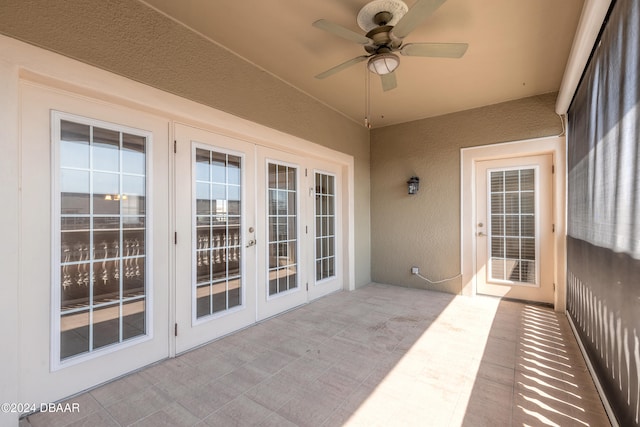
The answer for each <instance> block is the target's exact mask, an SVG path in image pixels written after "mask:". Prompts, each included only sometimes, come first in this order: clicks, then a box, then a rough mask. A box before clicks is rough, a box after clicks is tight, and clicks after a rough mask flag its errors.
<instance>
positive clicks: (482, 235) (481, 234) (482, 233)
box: [478, 231, 487, 237]
mask: <svg viewBox="0 0 640 427" xmlns="http://www.w3.org/2000/svg"><path fill="white" fill-rule="evenodd" d="M486 235H487V234H486V233H484V232H482V231H478V236H481V237H484V236H486Z"/></svg>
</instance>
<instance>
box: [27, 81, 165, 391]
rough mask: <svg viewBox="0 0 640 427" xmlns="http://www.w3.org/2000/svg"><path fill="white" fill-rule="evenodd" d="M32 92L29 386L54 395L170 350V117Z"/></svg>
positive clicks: (29, 118)
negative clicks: (168, 241) (167, 118)
mask: <svg viewBox="0 0 640 427" xmlns="http://www.w3.org/2000/svg"><path fill="white" fill-rule="evenodd" d="M21 96H22V99H21V123H22V129H21V132H22V135H21V150H22V165H21V170H22V172H21V180H22V196H21V205H22V207H21V210H22V221H23V224H25V226H24V227H22V228H21V235H20V241H19V242H15V245H16V250H20V251H21V252H22V257H21V260H22V261H21V266H20V268H21V284H20V286H21V289H20V292H21V299H20V308H19V311H20V313H21V314H20V315H21V323H20V334H21V336H22V337H25V339H22V340H21V341H20V349H19V351H20V357H21V363H20V390H19V393H20V401H22V402H50V401H56V400H58V399H61V398H63V397H66V396H69V395H71V394H74V393H77V392H79V391H81V390H84V389H87V388H89V387H92V386H95V385H97V384H99V383H101V382H105V381H108V380H110V379H112V378H115V377H118V376H120V375H123V374H125V373H127V372H130V371H132V370H135V369H137V368H140V367H142V366H145V365H148V364H150V363H153V362H155V361H157V360H160V359H163V358H166V357H167V356H168V350H169V342H168V334H167V330H166V325H167V321H168V319H169V310H168V308H169V246H168V245H167V236H168V235H169V229H170V228H169V214H168V212H169V189H168V188H167V185H166V183H167V182H168V180H169V177H168V170H167V167H166V165H167V164H168V155H169V145H168V133H167V122H166V120H162V119H161V118H158V117H155V116H153V115H150V114H146V113H142V112H138V111H133V110H129V109H127V108H123V107H120V106H114V105H111V104H108V103H105V102H94V101H91V100H89V99H87V98H86V97H80V96H74V95H72V94H68V93H65V92H62V91H59V90H52V89H47V88H44V87H41V86H38V85H35V84H32V83H28V82H23V83H21ZM27 337H28V338H27Z"/></svg>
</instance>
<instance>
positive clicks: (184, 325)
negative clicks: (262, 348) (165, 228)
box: [174, 124, 256, 353]
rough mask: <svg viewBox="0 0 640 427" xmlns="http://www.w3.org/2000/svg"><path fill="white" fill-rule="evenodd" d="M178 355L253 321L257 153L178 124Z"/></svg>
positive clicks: (238, 142)
mask: <svg viewBox="0 0 640 427" xmlns="http://www.w3.org/2000/svg"><path fill="white" fill-rule="evenodd" d="M175 138H176V175H175V176H176V180H175V182H176V184H175V185H176V188H175V193H176V236H175V241H176V290H175V305H176V307H175V312H176V314H175V319H176V321H175V325H174V335H175V337H176V352H177V353H180V352H183V351H186V350H188V349H189V348H192V347H194V346H197V345H199V344H202V343H205V342H207V341H210V340H212V339H214V338H217V337H220V336H222V335H225V334H228V333H230V332H233V331H235V330H238V329H240V328H242V327H245V326H247V325H250V324H252V323H253V322H255V275H256V274H255V261H254V260H255V246H254V244H253V242H255V226H256V225H255V217H254V215H255V205H254V200H255V176H254V173H255V157H254V152H255V147H254V145H253V144H250V143H248V142H245V141H241V140H238V139H234V138H230V137H226V136H222V135H218V134H214V133H211V132H207V131H204V130H201V129H196V128H192V127H188V126H184V125H180V124H176V127H175Z"/></svg>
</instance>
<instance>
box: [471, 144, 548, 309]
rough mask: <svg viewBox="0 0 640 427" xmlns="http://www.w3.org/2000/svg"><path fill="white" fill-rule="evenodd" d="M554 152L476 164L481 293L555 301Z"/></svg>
mask: <svg viewBox="0 0 640 427" xmlns="http://www.w3.org/2000/svg"><path fill="white" fill-rule="evenodd" d="M552 164H553V163H552V155H551V154H545V155H538V156H527V157H517V158H509V159H500V160H487V161H480V162H478V163H477V168H476V192H477V193H476V194H477V199H476V203H477V206H476V217H477V224H476V242H477V253H476V265H477V276H476V277H477V292H478V293H482V294H488V295H495V296H504V297H509V298H515V299H521V300H529V301H539V302H545V303H553V301H554V289H553V224H552V209H553V206H552V200H553V185H552V179H551V177H552Z"/></svg>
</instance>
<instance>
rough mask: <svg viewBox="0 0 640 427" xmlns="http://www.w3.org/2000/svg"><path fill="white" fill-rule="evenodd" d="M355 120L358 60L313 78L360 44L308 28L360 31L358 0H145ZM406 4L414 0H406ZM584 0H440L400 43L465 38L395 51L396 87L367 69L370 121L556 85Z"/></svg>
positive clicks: (361, 106) (383, 122) (361, 89)
mask: <svg viewBox="0 0 640 427" xmlns="http://www.w3.org/2000/svg"><path fill="white" fill-rule="evenodd" d="M144 2H145V3H147V4H149V5H150V6H152V7H154V8H156V9H158V10H160V11H161V12H163V13H165V14H167V15H169V16H170V17H172V18H173V19H175V20H176V21H178V22H181V23H182V24H184V25H185V26H187V27H189V28H191V29H193V30H194V31H196V32H199V33H200V34H202V35H204V36H205V37H207V38H209V39H211V40H213V41H215V42H216V43H219V44H220V45H222V46H224V47H226V48H227V49H229V50H230V51H232V52H235V53H236V54H238V55H239V56H241V57H243V58H245V59H246V60H248V61H249V62H251V63H253V64H255V65H257V66H258V67H260V68H262V69H264V70H266V71H268V72H269V73H271V74H273V75H275V76H277V77H278V78H280V79H281V80H283V81H285V82H287V83H289V84H290V85H292V86H294V87H296V88H298V89H299V90H301V91H303V92H305V93H307V94H309V95H310V96H312V97H314V98H316V99H318V100H319V101H321V102H322V103H324V104H326V105H328V106H330V107H331V108H333V109H335V110H337V111H339V112H341V113H342V114H344V115H345V116H347V117H350V118H351V119H353V120H354V121H357V122H359V123H362V122H363V121H364V115H365V87H366V86H365V76H366V73H367V72H366V62H361V63H359V64H356V65H354V66H353V67H351V68H349V69H347V70H344V71H342V72H340V73H338V74H335V75H333V76H331V77H328V78H326V79H324V80H318V79H315V78H314V76H315V75H316V74H319V73H320V72H322V71H325V70H327V69H328V68H331V67H333V66H335V65H338V64H340V63H342V62H344V61H346V60H349V59H351V58H353V57H356V56H359V55H363V54H366V52H365V51H364V49H363V47H362V46H361V45H358V44H356V43H353V42H349V41H347V40H344V39H342V38H339V37H337V36H335V35H333V34H330V33H327V32H325V31H322V30H319V29H317V28H314V27H312V25H311V24H312V23H313V22H314V21H316V20H318V19H321V18H324V19H327V20H329V21H332V22H334V23H337V24H340V25H342V26H344V27H346V28H348V29H351V30H352V31H355V32H357V33H360V34H363V33H364V31H362V30H361V29H360V28H359V27H358V25H357V22H356V16H357V14H358V12H359V11H360V9H361V8H362V7H363V6H364V5H365V4H367V2H368V1H367V0H323V1H318V0H268V1H266V0H249V1H237V0H215V1H211V0H180V1H176V0H144ZM405 3H407V5H408V6H409V8H411V6H412V5H413V4H414V3H415V0H405ZM582 4H583V0H448V1H446V2H445V3H444V4H443V5H442V6H441V7H440V8H439V9H437V10H436V11H435V12H434V13H433V14H432V15H431V16H429V17H428V18H427V19H426V20H425V21H424V22H423V23H422V24H421V25H419V26H418V27H417V28H416V29H415V30H414V31H413V32H412V33H411V34H409V36H407V37H406V38H405V39H404V43H416V42H466V43H468V44H469V49H468V50H467V52H466V54H465V56H464V57H463V58H462V59H443V58H421V57H407V56H401V58H400V61H401V62H400V67H399V68H398V69H397V70H396V75H397V81H398V87H397V88H396V89H394V90H391V91H387V92H383V91H382V88H381V85H380V81H379V78H378V77H377V76H375V75H371V89H370V91H371V92H370V93H371V96H370V98H371V101H370V109H371V116H370V117H371V121H372V124H373V127H382V126H387V125H391V124H396V123H402V122H407V121H411V120H417V119H421V118H426V117H433V116H438V115H442V114H447V113H451V112H455V111H461V110H466V109H470V108H475V107H480V106H483V105H490V104H495V103H499V102H504V101H508V100H512V99H518V98H523V97H527V96H532V95H539V94H542V93H548V92H554V91H557V90H558V89H559V87H560V82H561V80H562V75H563V72H564V69H565V64H566V62H567V57H568V56H569V51H570V49H571V44H572V41H573V36H574V33H575V30H576V26H577V24H578V19H579V17H580V13H581V10H582Z"/></svg>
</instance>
